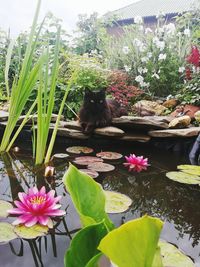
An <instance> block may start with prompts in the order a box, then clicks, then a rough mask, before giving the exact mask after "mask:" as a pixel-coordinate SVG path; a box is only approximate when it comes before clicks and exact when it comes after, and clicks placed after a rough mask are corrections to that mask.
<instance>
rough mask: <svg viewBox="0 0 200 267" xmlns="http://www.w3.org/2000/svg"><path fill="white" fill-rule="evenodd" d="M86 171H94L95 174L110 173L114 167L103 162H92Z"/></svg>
mask: <svg viewBox="0 0 200 267" xmlns="http://www.w3.org/2000/svg"><path fill="white" fill-rule="evenodd" d="M88 169H90V170H94V171H96V172H110V171H113V170H114V169H115V167H114V166H113V165H111V164H107V163H103V162H94V163H91V164H89V165H88Z"/></svg>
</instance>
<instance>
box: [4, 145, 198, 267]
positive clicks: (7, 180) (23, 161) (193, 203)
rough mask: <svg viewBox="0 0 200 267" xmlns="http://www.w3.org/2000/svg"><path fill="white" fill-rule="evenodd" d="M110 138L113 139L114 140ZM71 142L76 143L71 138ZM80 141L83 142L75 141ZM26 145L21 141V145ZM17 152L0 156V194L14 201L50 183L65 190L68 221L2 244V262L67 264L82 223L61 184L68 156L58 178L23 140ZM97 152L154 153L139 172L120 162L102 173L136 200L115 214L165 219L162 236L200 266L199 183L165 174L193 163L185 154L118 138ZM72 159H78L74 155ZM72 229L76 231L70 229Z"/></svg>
mask: <svg viewBox="0 0 200 267" xmlns="http://www.w3.org/2000/svg"><path fill="white" fill-rule="evenodd" d="M110 143H111V142H110ZM70 145H72V144H70ZM73 145H80V143H75V142H74V143H73ZM20 146H21V145H20ZM23 146H24V147H25V148H26V149H24V148H21V150H20V151H19V152H18V153H12V154H11V155H7V154H4V155H2V156H1V161H0V199H5V200H7V201H13V200H14V199H16V198H17V193H18V192H19V191H25V192H26V191H27V190H28V187H31V186H33V185H35V184H36V185H37V186H38V188H40V187H41V186H43V185H45V186H46V187H47V188H48V189H55V190H56V192H57V194H58V195H62V196H63V198H62V200H61V204H62V209H64V208H67V216H66V218H65V220H64V221H61V222H58V226H57V228H56V229H55V230H54V231H52V232H51V233H50V234H49V235H48V236H47V237H42V238H40V239H38V240H36V241H27V240H23V241H20V240H19V239H17V240H14V241H12V242H10V244H6V245H1V246H0V266H4V267H10V266H20V267H27V266H30V267H32V266H33V267H34V266H45V267H47V266H48V267H53V266H58V267H61V266H63V257H64V253H65V251H66V249H67V247H68V245H69V242H70V236H71V235H73V233H74V232H76V231H77V229H78V228H79V227H80V224H79V218H78V215H77V214H76V212H75V210H74V207H73V205H72V203H71V200H70V197H69V195H68V194H67V193H66V192H65V189H64V186H63V184H62V177H63V173H64V172H65V171H66V169H67V165H68V163H67V162H66V161H56V162H54V165H55V167H56V170H57V172H56V175H55V177H54V178H53V179H45V178H44V177H43V173H44V169H43V168H42V167H39V168H35V167H34V164H33V160H32V158H31V154H30V151H29V150H27V147H29V144H28V145H23ZM68 146H69V144H66V143H62V144H60V145H58V147H57V148H56V151H55V152H60V153H64V152H65V149H66V147H68ZM90 147H93V148H94V149H95V152H99V151H101V150H104V151H106V150H110V151H115V152H120V153H122V154H123V155H129V154H130V153H135V154H136V155H144V156H145V157H148V158H149V162H150V164H151V166H150V167H149V168H148V170H147V171H145V172H142V173H140V174H135V173H130V172H128V171H127V169H125V168H124V167H123V165H122V162H123V161H122V162H118V163H117V164H116V165H115V167H116V169H115V171H113V172H108V173H106V174H103V175H101V176H100V178H99V179H98V180H97V181H98V182H101V183H102V185H103V187H104V188H105V189H107V190H115V191H118V192H121V193H124V194H126V195H128V196H129V197H130V198H131V199H132V200H133V204H132V206H131V207H130V209H129V210H128V211H127V212H125V213H122V214H116V215H112V216H111V219H112V220H113V221H114V223H115V224H116V226H119V225H120V224H121V223H122V221H128V220H131V219H134V218H137V217H140V216H142V215H144V214H149V215H152V216H156V217H158V218H160V219H162V220H163V221H164V222H165V224H164V228H163V231H162V234H161V238H162V239H164V240H167V241H169V242H171V243H173V244H175V245H177V246H178V247H179V248H180V249H182V250H183V251H184V252H185V253H186V254H187V255H189V256H190V257H191V258H193V259H194V261H195V263H196V266H200V255H199V253H200V244H199V240H200V188H199V187H198V186H188V185H182V184H179V183H176V182H173V181H171V180H169V179H167V178H166V177H165V173H166V172H167V171H169V170H176V166H177V165H179V164H182V163H183V164H184V163H188V162H187V158H186V157H184V155H180V154H179V155H177V154H175V153H173V152H167V151H166V150H163V149H158V148H155V147H153V146H149V145H146V144H145V145H141V144H134V143H133V144H128V145H124V144H121V145H120V144H118V143H115V144H114V145H109V144H108V142H104V143H101V144H98V142H96V143H90ZM69 160H73V157H71V158H70V159H69ZM67 232H69V233H71V234H66V233H67Z"/></svg>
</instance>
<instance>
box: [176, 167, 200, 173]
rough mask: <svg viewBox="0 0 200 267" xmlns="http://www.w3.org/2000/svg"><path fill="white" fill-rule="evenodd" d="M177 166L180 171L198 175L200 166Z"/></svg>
mask: <svg viewBox="0 0 200 267" xmlns="http://www.w3.org/2000/svg"><path fill="white" fill-rule="evenodd" d="M177 168H178V169H179V170H181V171H182V172H186V173H189V174H194V175H200V166H196V165H178V166H177Z"/></svg>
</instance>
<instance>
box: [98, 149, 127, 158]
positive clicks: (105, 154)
mask: <svg viewBox="0 0 200 267" xmlns="http://www.w3.org/2000/svg"><path fill="white" fill-rule="evenodd" d="M96 156H97V157H100V158H102V159H109V160H117V159H121V158H122V157H123V155H122V154H119V153H117V152H111V151H105V152H103V151H102V152H99V153H97V154H96Z"/></svg>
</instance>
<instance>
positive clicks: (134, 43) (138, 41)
mask: <svg viewBox="0 0 200 267" xmlns="http://www.w3.org/2000/svg"><path fill="white" fill-rule="evenodd" d="M133 45H135V46H137V47H140V46H143V43H142V42H141V41H140V40H139V39H137V38H135V39H134V40H133Z"/></svg>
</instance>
